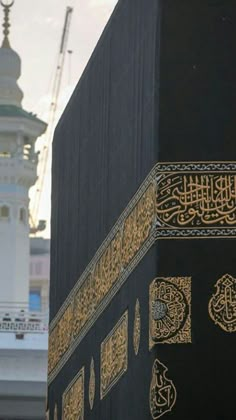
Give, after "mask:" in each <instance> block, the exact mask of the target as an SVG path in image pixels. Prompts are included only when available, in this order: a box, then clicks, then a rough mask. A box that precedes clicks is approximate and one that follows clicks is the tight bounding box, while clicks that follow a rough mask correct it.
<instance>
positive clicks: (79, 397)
mask: <svg viewBox="0 0 236 420" xmlns="http://www.w3.org/2000/svg"><path fill="white" fill-rule="evenodd" d="M74 419H79V420H84V367H83V368H82V369H81V370H80V371H79V373H78V374H77V375H76V377H75V378H74V379H73V381H72V382H71V383H70V384H69V386H68V387H67V388H66V390H65V392H64V394H63V396H62V420H74Z"/></svg>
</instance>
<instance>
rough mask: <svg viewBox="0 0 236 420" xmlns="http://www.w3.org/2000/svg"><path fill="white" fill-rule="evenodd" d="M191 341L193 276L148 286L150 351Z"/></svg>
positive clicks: (159, 280) (154, 282)
mask: <svg viewBox="0 0 236 420" xmlns="http://www.w3.org/2000/svg"><path fill="white" fill-rule="evenodd" d="M191 341H192V340H191V277H167V278H164V277H159V278H156V279H155V280H153V282H152V283H151V284H150V287H149V349H150V350H151V349H152V348H153V347H154V345H155V344H162V343H165V344H176V343H178V344H183V343H191Z"/></svg>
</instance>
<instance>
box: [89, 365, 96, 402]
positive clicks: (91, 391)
mask: <svg viewBox="0 0 236 420" xmlns="http://www.w3.org/2000/svg"><path fill="white" fill-rule="evenodd" d="M95 389H96V381H95V370H94V360H93V359H92V360H91V363H90V377H89V405H90V408H91V410H92V409H93V404H94V398H95Z"/></svg>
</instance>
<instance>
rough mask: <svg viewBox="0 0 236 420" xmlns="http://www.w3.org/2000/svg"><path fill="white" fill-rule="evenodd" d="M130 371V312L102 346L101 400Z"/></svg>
mask: <svg viewBox="0 0 236 420" xmlns="http://www.w3.org/2000/svg"><path fill="white" fill-rule="evenodd" d="M127 369H128V311H126V312H125V313H124V315H123V316H122V317H121V319H120V320H119V322H118V323H117V324H116V325H115V327H114V328H113V329H112V331H111V332H110V333H109V334H108V336H107V337H106V338H105V340H104V341H103V342H102V344H101V372H100V397H101V400H102V399H103V398H104V397H105V396H106V395H107V393H108V392H109V391H110V390H111V388H112V387H113V386H114V385H115V384H116V383H117V382H118V380H119V379H120V378H121V376H122V375H123V374H124V373H125V372H126V371H127Z"/></svg>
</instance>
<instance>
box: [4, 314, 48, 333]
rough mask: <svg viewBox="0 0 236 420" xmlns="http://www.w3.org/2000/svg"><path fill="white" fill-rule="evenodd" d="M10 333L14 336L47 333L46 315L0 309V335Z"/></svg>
mask: <svg viewBox="0 0 236 420" xmlns="http://www.w3.org/2000/svg"><path fill="white" fill-rule="evenodd" d="M1 332H8V333H9V332H12V333H15V334H26V333H31V334H32V333H41V334H43V333H47V332H48V313H42V312H30V311H21V312H20V313H19V312H17V311H13V310H11V311H9V312H4V311H1V309H0V333H1Z"/></svg>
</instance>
